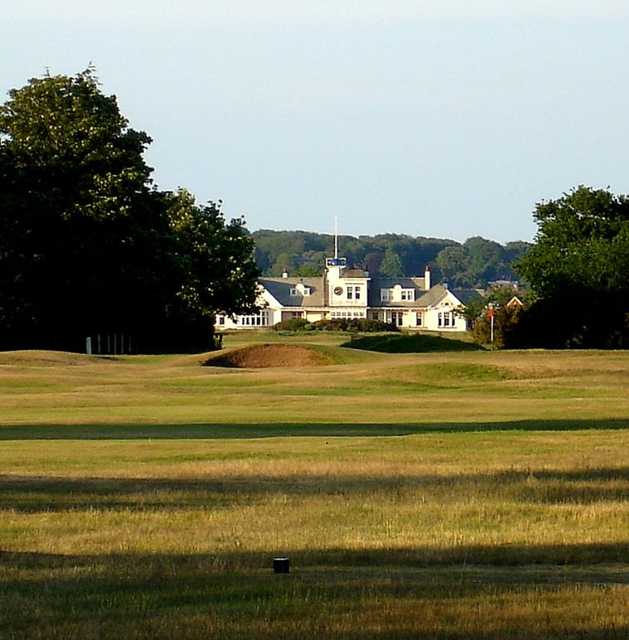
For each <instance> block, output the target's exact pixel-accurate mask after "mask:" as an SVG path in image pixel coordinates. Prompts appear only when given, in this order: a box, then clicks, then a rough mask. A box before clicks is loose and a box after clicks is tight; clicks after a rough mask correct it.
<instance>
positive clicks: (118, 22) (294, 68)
mask: <svg viewBox="0 0 629 640" xmlns="http://www.w3.org/2000/svg"><path fill="white" fill-rule="evenodd" d="M520 5H523V6H520ZM524 5H525V6H524ZM7 12H8V15H7ZM628 43H629V2H626V0H623V2H620V1H618V0H598V2H593V1H590V0H571V1H568V0H556V1H553V0H546V1H542V0H537V1H535V0H529V1H528V2H520V1H518V2H508V1H507V0H502V1H498V0H478V1H477V2H475V1H474V0H468V1H464V0H426V1H424V2H422V1H421V0H416V1H410V0H388V1H387V2H384V1H380V2H377V1H375V0H361V1H360V2H358V1H357V0H356V1H353V2H352V1H348V0H335V1H331V0H319V1H317V2H298V1H296V0H293V1H292V2H289V1H288V0H268V1H266V2H261V1H259V0H258V1H255V2H254V1H253V0H232V1H231V2H223V1H216V2H211V1H207V0H206V1H204V2H201V1H196V0H194V1H193V0H189V1H185V0H180V1H179V2H173V1H167V0H150V1H149V0H127V1H126V2H123V1H122V0H110V1H109V2H107V3H103V2H99V3H92V2H88V1H87V0H84V1H82V2H79V1H78V0H68V1H63V0H59V1H58V2H51V1H50V0H23V2H22V3H21V5H20V6H19V7H18V6H15V7H11V8H9V9H6V8H5V10H4V12H3V23H2V25H1V26H0V79H1V80H2V82H1V86H0V93H2V100H4V99H5V98H6V91H8V90H9V89H10V88H12V87H16V86H21V85H22V84H24V83H25V81H26V80H27V79H28V78H29V77H32V76H35V75H41V73H42V72H43V71H44V69H45V68H46V67H48V68H49V69H50V71H51V73H69V74H72V73H76V72H77V71H80V70H81V69H83V68H85V67H86V66H87V65H88V63H89V62H90V61H91V62H93V63H94V64H95V65H96V68H97V72H98V75H99V76H100V78H101V81H102V84H103V90H104V91H105V92H106V93H115V94H116V95H117V96H118V99H119V103H120V106H121V109H122V111H123V113H124V114H125V115H126V116H127V117H128V118H129V119H130V121H131V125H132V126H133V127H135V128H137V129H143V130H145V131H147V132H148V133H149V134H150V135H151V136H152V137H153V138H154V143H153V145H152V146H151V148H150V150H149V152H148V154H147V159H148V161H149V163H150V164H151V165H152V166H153V167H155V170H156V171H155V179H156V181H157V183H158V184H159V185H160V186H161V187H163V188H176V187H177V186H179V185H181V186H185V187H187V188H189V189H190V190H191V191H193V192H194V193H195V194H196V195H197V196H198V198H199V199H200V200H207V199H217V198H222V199H223V200H224V201H225V211H226V213H227V214H228V215H238V214H240V213H245V215H246V219H247V222H248V226H249V228H251V229H258V228H274V229H307V230H313V231H330V230H331V228H332V225H333V218H334V216H335V215H337V216H338V217H339V223H340V228H341V231H342V232H344V233H349V234H354V235H358V234H373V233H384V232H395V233H408V234H411V235H427V236H438V237H451V238H455V239H459V240H463V239H465V238H466V237H468V236H471V235H483V236H486V237H490V238H493V239H496V240H499V241H503V242H504V241H507V240H515V239H525V240H530V239H531V238H532V236H533V233H534V231H535V227H534V224H533V221H532V217H531V211H532V209H533V206H534V203H535V202H536V201H538V200H540V199H542V198H553V197H557V196H559V195H560V194H561V193H562V192H563V191H567V190H568V189H570V188H571V187H573V186H576V185H577V184H580V183H585V184H591V185H593V186H610V187H611V188H612V189H613V190H615V191H618V192H623V193H627V192H629V171H628V169H627V161H626V157H627V151H628V150H629V126H627V119H628V118H629V83H628V82H627V80H628V78H627V75H628V73H627V60H629V55H628V54H629V44H628Z"/></svg>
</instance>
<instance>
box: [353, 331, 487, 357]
mask: <svg viewBox="0 0 629 640" xmlns="http://www.w3.org/2000/svg"><path fill="white" fill-rule="evenodd" d="M341 346H343V347H349V348H351V349H364V350H366V351H380V352H382V353H426V352H430V351H479V350H481V347H479V346H478V345H476V344H473V343H471V342H463V341H462V340H454V339H451V338H441V337H439V336H429V335H425V334H417V335H377V336H365V337H363V338H356V339H355V340H351V341H350V342H346V343H345V344H343V345H341Z"/></svg>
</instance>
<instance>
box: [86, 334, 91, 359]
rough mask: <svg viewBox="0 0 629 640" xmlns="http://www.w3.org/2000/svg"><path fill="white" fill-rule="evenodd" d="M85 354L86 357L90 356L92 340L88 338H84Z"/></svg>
mask: <svg viewBox="0 0 629 640" xmlns="http://www.w3.org/2000/svg"><path fill="white" fill-rule="evenodd" d="M85 353H87V355H88V356H91V355H92V338H91V337H90V336H88V337H87V338H85Z"/></svg>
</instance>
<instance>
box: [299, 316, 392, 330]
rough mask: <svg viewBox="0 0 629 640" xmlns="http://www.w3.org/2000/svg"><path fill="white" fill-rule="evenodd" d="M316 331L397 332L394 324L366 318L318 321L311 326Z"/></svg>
mask: <svg viewBox="0 0 629 640" xmlns="http://www.w3.org/2000/svg"><path fill="white" fill-rule="evenodd" d="M312 327H313V329H316V330H317V331H359V332H361V333H375V332H382V331H399V329H398V328H397V327H396V326H395V325H394V324H389V323H387V322H381V321H380V320H367V319H366V318H334V319H333V320H319V321H317V322H314V323H313V324H312Z"/></svg>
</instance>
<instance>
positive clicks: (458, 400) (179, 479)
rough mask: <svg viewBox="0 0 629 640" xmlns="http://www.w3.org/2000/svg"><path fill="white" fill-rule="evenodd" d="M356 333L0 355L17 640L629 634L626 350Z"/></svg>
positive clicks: (4, 491)
mask: <svg viewBox="0 0 629 640" xmlns="http://www.w3.org/2000/svg"><path fill="white" fill-rule="evenodd" d="M344 340H345V338H344V337H343V336H340V335H329V334H327V335H321V334H317V335H302V336H297V337H289V336H281V335H277V334H272V333H270V334H250V335H246V336H236V337H228V338H227V339H226V347H227V350H226V353H229V349H232V348H234V349H240V348H242V347H246V346H248V345H252V344H255V343H256V342H259V343H265V344H271V343H280V344H281V343H291V344H294V345H299V346H300V347H303V348H304V349H312V350H313V353H316V354H318V356H320V357H317V358H313V359H312V360H308V361H309V362H312V363H316V364H317V365H318V366H314V365H313V366H307V367H295V368H285V367H280V368H256V369H247V368H244V369H241V368H223V367H213V366H202V365H203V364H204V363H206V361H207V360H208V356H207V355H200V356H146V357H123V358H108V359H105V358H93V357H87V356H79V355H70V354H62V353H51V352H18V353H4V354H3V353H0V469H1V471H0V638H1V639H2V640H5V639H7V640H9V639H11V640H12V639H18V638H19V639H26V638H28V639H33V638H34V639H38V638H41V639H44V638H54V639H62V638H63V639H66V638H76V639H77V640H78V639H88V640H91V639H97V638H98V639H102V638H116V639H118V638H121V637H122V638H125V639H127V638H129V639H132V638H146V639H149V638H164V639H166V638H169V639H171V638H195V639H196V638H199V639H200V638H216V639H223V638H225V639H227V640H231V639H234V640H235V639H241V638H263V639H265V640H267V639H268V640H270V639H271V638H281V639H283V638H287V639H290V638H299V639H300V640H303V639H305V638H314V637H317V638H326V639H327V638H334V639H341V638H343V639H346V638H347V639H350V640H363V639H364V640H367V639H370V638H375V639H378V640H385V639H393V638H422V639H426V640H427V639H429V638H430V639H433V638H444V639H449V640H467V639H469V640H471V639H481V638H482V639H491V640H503V639H516V638H517V639H522V640H525V639H526V640H529V639H533V640H546V639H549V638H550V639H553V638H556V639H558V640H559V639H561V640H566V639H575V640H576V639H580V640H581V639H585V638H587V639H590V638H592V639H597V640H602V639H607V638H611V639H619V640H620V639H622V640H626V639H627V638H628V637H629V353H623V352H596V351H582V352H542V351H537V352H536V351H531V352H522V353H520V352H479V351H463V352H444V353H442V352H429V353H423V354H406V353H400V354H393V353H374V352H370V351H362V350H356V349H348V348H342V347H340V346H339V345H340V344H341V343H342V342H343V341H344ZM258 361H259V360H258ZM258 361H257V362H258ZM278 554H286V555H288V556H289V557H290V559H291V563H292V571H291V574H290V575H288V576H282V575H274V574H273V573H272V572H271V570H270V562H271V558H272V557H273V556H274V555H278Z"/></svg>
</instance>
